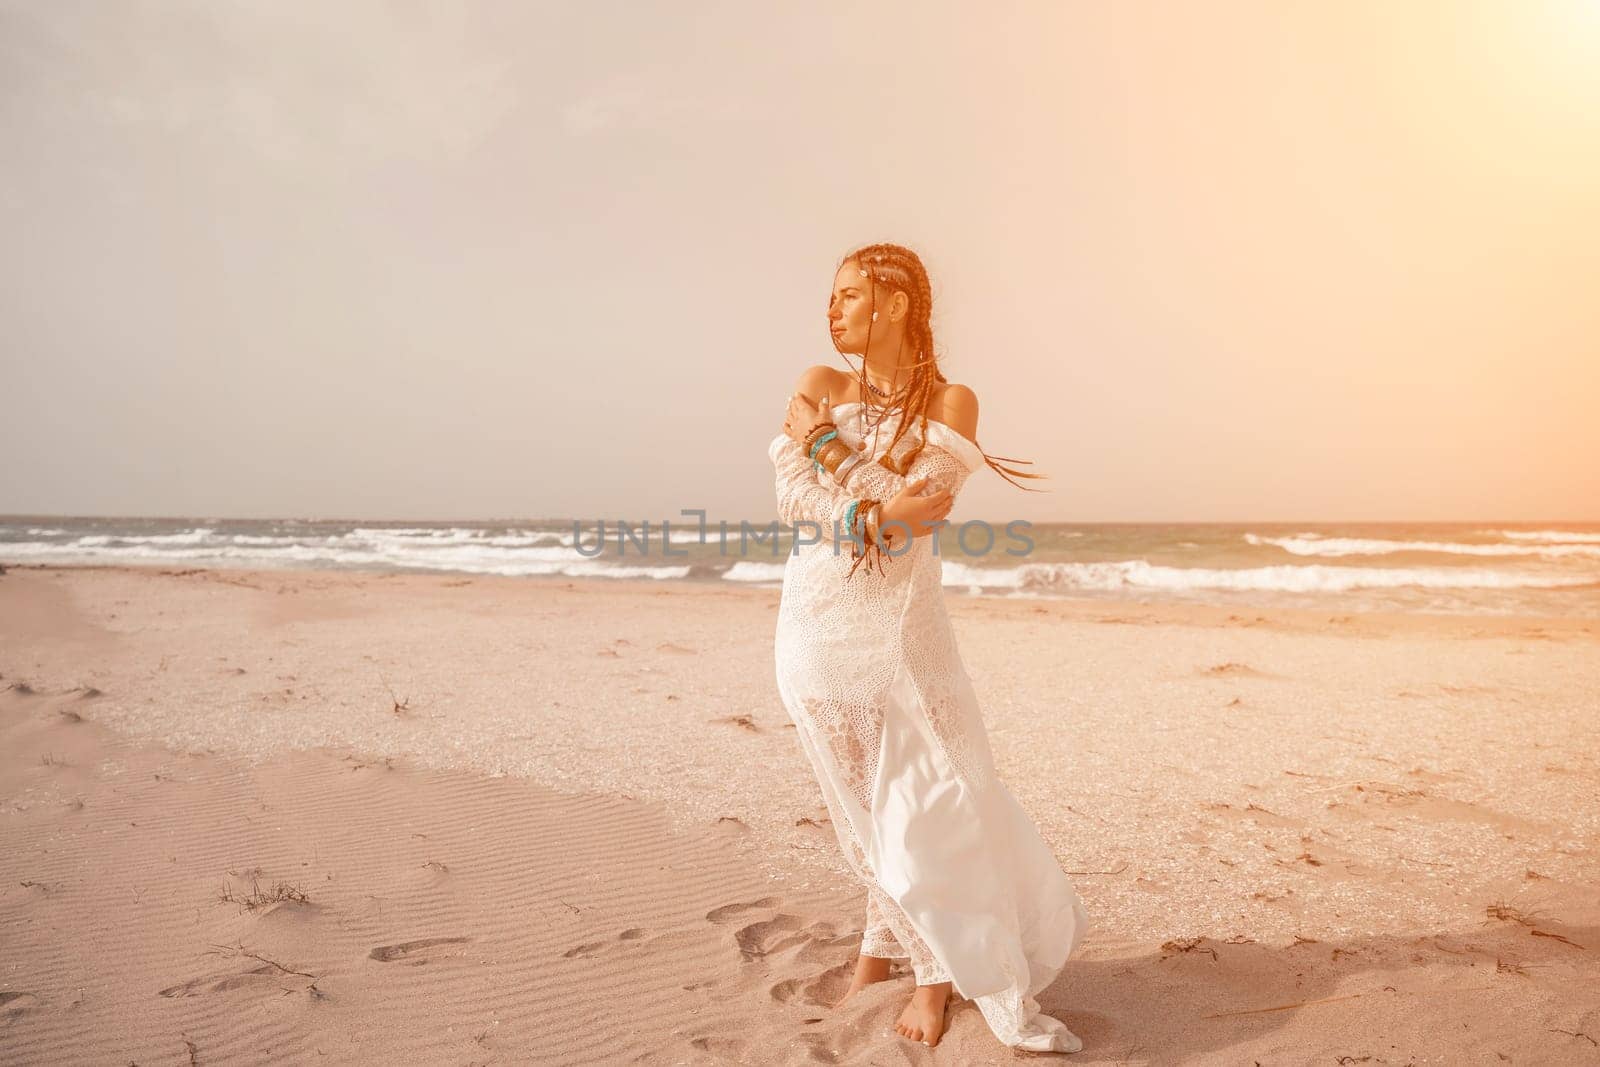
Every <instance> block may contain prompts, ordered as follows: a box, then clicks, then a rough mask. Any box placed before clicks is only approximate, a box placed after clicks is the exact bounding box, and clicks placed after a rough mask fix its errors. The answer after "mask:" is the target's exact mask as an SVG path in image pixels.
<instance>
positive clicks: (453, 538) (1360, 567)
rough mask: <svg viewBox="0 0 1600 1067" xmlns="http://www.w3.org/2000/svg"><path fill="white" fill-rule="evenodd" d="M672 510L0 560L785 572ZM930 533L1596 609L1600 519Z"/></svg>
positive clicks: (1032, 559)
mask: <svg viewBox="0 0 1600 1067" xmlns="http://www.w3.org/2000/svg"><path fill="white" fill-rule="evenodd" d="M670 522H671V525H670V528H668V529H666V530H663V523H662V521H661V520H652V521H649V523H648V526H645V524H644V520H629V521H627V522H625V523H620V524H619V523H618V522H617V521H615V520H610V519H597V518H585V519H541V520H536V521H494V522H459V521H458V522H414V521H408V522H374V521H334V520H325V519H310V518H307V519H270V520H239V519H201V518H191V519H171V518H167V519H152V518H61V517H40V516H8V517H0V564H6V565H9V564H14V565H23V564H51V565H95V564H118V565H122V564H130V565H139V566H151V567H165V568H197V567H198V568H217V567H225V568H261V569H314V570H341V571H380V572H412V573H430V572H431V573H449V574H483V575H504V576H509V577H523V576H536V575H539V576H563V577H565V578H568V579H572V580H582V581H597V582H600V581H607V580H610V579H615V578H632V579H641V578H642V579H653V580H656V581H662V582H701V583H704V582H714V583H720V582H732V583H737V584H739V585H746V586H757V587H769V588H770V587H776V586H778V585H779V584H780V583H781V582H782V579H783V567H784V561H785V559H787V558H788V556H789V554H790V552H791V550H792V545H793V535H792V532H791V531H786V530H782V529H780V530H779V531H778V533H777V536H776V537H774V536H772V531H771V528H770V527H767V526H763V525H761V524H759V523H756V522H754V521H751V522H750V523H749V524H748V527H747V528H746V529H741V524H740V523H739V522H737V521H726V520H717V519H707V520H706V521H705V523H704V525H703V526H702V525H701V523H700V521H699V519H698V517H697V516H693V515H691V516H689V517H687V518H678V519H672V520H670ZM641 527H643V528H642V529H641ZM602 532H603V539H602ZM741 535H742V536H741ZM938 549H939V554H940V556H941V558H942V559H943V561H944V568H943V573H944V585H945V589H946V592H947V594H950V595H962V596H987V597H1016V598H1051V597H1065V598H1072V599H1078V600H1095V601H1107V602H1126V603H1171V602H1186V603H1205V604H1220V605H1235V606H1241V607H1246V606H1252V605H1255V606H1263V607H1270V606H1289V607H1300V608H1314V609H1323V608H1325V609H1327V610H1329V611H1335V612H1351V611H1403V612H1423V613H1446V614H1487V615H1541V616H1573V617H1600V522H1593V523H1572V522H1562V523H1548V522H1547V523H1496V522H1476V523H1392V522H1391V523H1361V524H1345V523H1331V524H1321V523H1290V524H1275V523H1194V524H1183V523H1180V524H1112V523H1033V524H1031V525H1029V524H1026V523H1015V524H1010V525H1003V524H992V525H991V524H988V523H971V524H966V525H965V526H951V527H947V528H946V529H945V530H943V531H942V532H941V534H940V537H939V541H938ZM844 551H848V546H846V547H845V549H844ZM890 565H891V566H892V565H893V564H892V561H891V563H890Z"/></svg>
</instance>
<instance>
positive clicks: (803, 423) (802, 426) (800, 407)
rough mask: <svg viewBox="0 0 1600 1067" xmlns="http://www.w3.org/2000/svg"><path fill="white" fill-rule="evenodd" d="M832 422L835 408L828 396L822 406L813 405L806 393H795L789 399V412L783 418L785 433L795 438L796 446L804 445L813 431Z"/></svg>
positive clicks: (824, 398) (823, 400) (823, 399)
mask: <svg viewBox="0 0 1600 1067" xmlns="http://www.w3.org/2000/svg"><path fill="white" fill-rule="evenodd" d="M832 421H833V406H832V404H831V403H830V402H829V400H828V398H827V397H826V396H824V397H823V398H822V403H821V404H813V403H812V402H811V401H810V400H808V399H807V398H806V396H805V394H804V393H795V394H794V395H793V396H791V397H790V398H789V410H788V411H787V412H785V413H784V416H783V432H784V433H786V434H788V435H789V436H790V437H791V438H793V439H794V443H795V444H797V445H803V444H805V443H806V438H807V437H809V436H811V431H812V430H815V429H816V428H817V427H818V426H821V425H822V424H823V423H825V422H832Z"/></svg>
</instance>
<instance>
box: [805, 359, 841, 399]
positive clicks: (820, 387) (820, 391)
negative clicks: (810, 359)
mask: <svg viewBox="0 0 1600 1067" xmlns="http://www.w3.org/2000/svg"><path fill="white" fill-rule="evenodd" d="M848 388H849V379H848V378H847V377H845V375H844V374H843V373H841V372H840V371H839V370H838V369H837V368H834V367H830V366H828V365H827V364H826V363H818V364H816V365H814V366H810V367H807V368H806V369H805V371H804V372H802V373H801V375H800V379H799V380H798V381H797V382H795V384H794V391H795V392H797V393H799V394H801V395H802V396H804V397H805V398H806V399H807V400H809V401H811V402H812V403H813V404H815V403H816V402H817V401H819V400H821V399H822V398H823V396H830V397H833V398H834V399H835V400H838V398H839V397H841V396H843V395H844V393H845V391H846V390H847V389H848Z"/></svg>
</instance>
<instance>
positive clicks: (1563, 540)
mask: <svg viewBox="0 0 1600 1067" xmlns="http://www.w3.org/2000/svg"><path fill="white" fill-rule="evenodd" d="M1490 532H1491V533H1496V534H1499V535H1500V536H1501V537H1505V538H1509V539H1510V540H1512V541H1542V542H1545V543H1548V544H1586V545H1593V544H1600V533H1576V532H1568V531H1566V530H1492V531H1490Z"/></svg>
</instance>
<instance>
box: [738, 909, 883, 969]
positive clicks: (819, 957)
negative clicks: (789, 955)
mask: <svg viewBox="0 0 1600 1067" xmlns="http://www.w3.org/2000/svg"><path fill="white" fill-rule="evenodd" d="M733 939H734V942H735V943H737V944H738V946H739V955H741V956H742V957H744V959H745V961H746V962H749V961H751V960H757V959H761V958H763V957H765V956H770V955H772V954H773V953H775V952H782V951H784V950H785V949H791V948H795V947H796V946H798V947H799V949H800V951H799V952H797V953H796V954H795V958H796V959H799V960H806V961H816V962H823V961H830V960H834V959H837V958H838V951H837V950H838V949H839V948H840V947H841V946H843V945H849V944H853V943H854V942H855V936H854V935H853V934H840V933H839V932H838V931H837V930H836V929H834V926H833V924H832V923H829V922H815V923H812V924H811V925H809V926H806V927H803V928H802V926H801V919H800V917H799V916H797V915H786V914H782V913H780V914H778V915H774V916H773V917H772V918H770V919H763V920H762V921H760V922H753V923H751V924H750V925H748V926H743V927H740V928H739V929H738V930H736V931H734V935H733Z"/></svg>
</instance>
